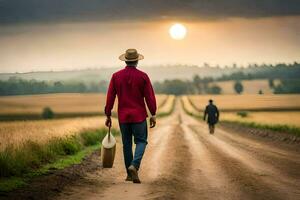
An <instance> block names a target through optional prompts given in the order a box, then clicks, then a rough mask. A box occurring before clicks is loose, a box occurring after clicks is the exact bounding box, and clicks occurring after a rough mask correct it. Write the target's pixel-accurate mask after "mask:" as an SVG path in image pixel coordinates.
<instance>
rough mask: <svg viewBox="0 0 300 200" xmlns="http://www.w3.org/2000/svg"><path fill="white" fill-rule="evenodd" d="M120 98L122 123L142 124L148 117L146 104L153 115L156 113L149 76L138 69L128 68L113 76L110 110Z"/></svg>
mask: <svg viewBox="0 0 300 200" xmlns="http://www.w3.org/2000/svg"><path fill="white" fill-rule="evenodd" d="M115 95H117V96H118V115H119V121H120V122H122V123H130V122H141V121H144V120H145V119H146V117H147V111H146V107H145V103H144V99H145V100H146V103H147V106H148V108H149V110H150V112H151V114H152V115H155V112H156V100H155V95H154V91H153V88H152V85H151V82H150V79H149V77H148V75H147V74H146V73H144V72H142V71H140V70H138V69H137V68H136V67H131V66H127V67H125V68H124V69H122V70H120V71H118V72H116V73H114V74H113V76H112V79H111V82H110V86H109V89H108V97H107V99H108V100H107V104H106V105H107V108H106V111H107V110H109V108H111V106H112V102H113V101H114V97H115Z"/></svg>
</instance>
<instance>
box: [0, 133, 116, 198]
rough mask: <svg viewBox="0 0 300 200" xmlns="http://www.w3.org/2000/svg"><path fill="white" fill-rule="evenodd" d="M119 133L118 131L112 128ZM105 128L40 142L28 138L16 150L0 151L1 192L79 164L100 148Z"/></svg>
mask: <svg viewBox="0 0 300 200" xmlns="http://www.w3.org/2000/svg"><path fill="white" fill-rule="evenodd" d="M113 132H114V134H115V135H116V134H118V132H117V131H115V130H114V131H113ZM105 135H106V130H105V129H100V130H95V131H85V132H82V133H80V134H78V135H75V136H70V137H65V138H54V139H52V140H50V141H49V142H48V143H47V144H45V145H41V144H38V143H36V142H32V141H28V142H26V143H24V144H23V145H22V146H21V147H19V148H18V149H14V148H12V147H8V148H6V149H5V150H4V151H2V152H0V166H1V168H0V192H1V191H2V192H5V191H11V190H13V189H15V188H18V187H20V186H23V185H25V184H26V183H27V182H28V181H29V180H30V179H31V178H32V177H35V176H38V175H43V174H47V173H48V172H49V171H50V170H55V169H63V168H65V167H68V166H70V165H73V164H79V163H80V162H81V161H82V159H83V158H84V157H86V156H87V155H89V154H90V153H91V152H93V151H95V150H97V149H99V147H100V141H101V140H102V139H103V138H104V136H105Z"/></svg>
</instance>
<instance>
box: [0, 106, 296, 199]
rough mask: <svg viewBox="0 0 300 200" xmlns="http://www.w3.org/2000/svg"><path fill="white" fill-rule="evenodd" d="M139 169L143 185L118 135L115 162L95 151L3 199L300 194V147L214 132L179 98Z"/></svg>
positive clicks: (234, 131)
mask: <svg viewBox="0 0 300 200" xmlns="http://www.w3.org/2000/svg"><path fill="white" fill-rule="evenodd" d="M278 134H279V133H278ZM118 139H119V138H118ZM139 175H140V179H141V181H142V184H133V183H131V182H125V181H124V179H125V176H126V172H125V168H124V162H123V155H122V144H121V141H118V143H117V154H116V158H115V163H114V166H113V168H111V169H103V168H102V167H101V166H100V156H99V153H94V154H93V155H91V156H90V157H89V158H87V159H86V160H85V161H84V162H83V163H82V164H81V165H76V166H73V167H70V168H67V169H65V170H62V171H57V172H54V173H53V174H50V175H47V176H44V177H40V178H38V179H37V180H34V181H33V183H32V184H31V186H30V187H25V188H23V189H20V190H18V191H16V192H14V193H10V194H6V196H3V197H2V198H4V199H55V200H68V199H78V200H80V199H88V200H97V199H123V200H127V199H135V200H138V199H157V200H159V199H197V200H198V199H208V200H210V199H211V200H218V199H222V200H224V199H230V200H235V199H236V200H239V199H246V200H247V199H258V200H263V199H272V200H277V199H284V200H287V199H291V200H292V199H295V200H298V199H300V186H299V182H300V147H299V143H298V142H285V141H282V140H281V139H278V140H277V139H275V138H274V137H270V138H269V137H266V136H262V135H260V134H251V133H250V132H248V131H247V130H246V129H243V128H237V127H229V126H223V125H222V126H217V128H216V131H215V134H213V135H212V134H209V133H208V127H207V124H205V123H203V122H200V121H197V120H196V119H194V118H192V117H190V116H188V115H187V114H185V113H184V111H183V109H182V108H181V106H180V105H179V103H177V104H176V108H175V111H174V112H173V113H172V115H170V116H168V117H165V118H162V119H158V125H157V127H156V128H154V129H151V131H150V132H149V144H148V146H147V149H146V153H145V155H144V158H143V161H142V165H141V169H140V170H139ZM0 199H1V197H0Z"/></svg>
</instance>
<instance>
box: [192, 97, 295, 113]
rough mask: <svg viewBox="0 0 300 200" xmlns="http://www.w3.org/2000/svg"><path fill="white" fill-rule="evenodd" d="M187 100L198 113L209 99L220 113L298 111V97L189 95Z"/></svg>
mask: <svg viewBox="0 0 300 200" xmlns="http://www.w3.org/2000/svg"><path fill="white" fill-rule="evenodd" d="M188 98H189V99H190V100H191V102H192V103H193V105H194V106H195V107H196V108H197V109H198V110H200V111H203V110H204V109H205V106H206V105H207V104H208V100H209V99H213V100H214V102H215V104H216V105H217V106H218V108H219V109H220V110H222V111H238V110H255V111H273V110H282V111H283V110H290V111H294V110H299V109H300V95H191V96H188Z"/></svg>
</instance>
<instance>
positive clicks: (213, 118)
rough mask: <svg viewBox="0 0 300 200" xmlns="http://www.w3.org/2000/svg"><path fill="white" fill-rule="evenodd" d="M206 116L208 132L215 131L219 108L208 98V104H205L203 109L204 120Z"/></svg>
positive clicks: (212, 132)
mask: <svg viewBox="0 0 300 200" xmlns="http://www.w3.org/2000/svg"><path fill="white" fill-rule="evenodd" d="M206 116H208V117H207V123H208V128H209V133H210V134H214V132H215V124H216V123H218V121H219V116H220V115H219V110H218V108H217V106H216V105H214V104H213V100H211V99H210V100H209V104H208V105H207V106H206V108H205V111H204V117H203V120H204V121H205V120H206Z"/></svg>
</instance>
